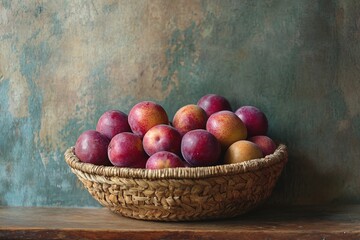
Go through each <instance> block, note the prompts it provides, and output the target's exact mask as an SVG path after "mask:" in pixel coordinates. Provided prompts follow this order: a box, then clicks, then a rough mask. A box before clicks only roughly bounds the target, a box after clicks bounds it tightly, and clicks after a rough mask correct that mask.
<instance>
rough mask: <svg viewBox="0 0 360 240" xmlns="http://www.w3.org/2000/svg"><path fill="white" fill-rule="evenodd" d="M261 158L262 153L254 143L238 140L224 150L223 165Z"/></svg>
mask: <svg viewBox="0 0 360 240" xmlns="http://www.w3.org/2000/svg"><path fill="white" fill-rule="evenodd" d="M262 157H263V153H262V152H261V149H260V148H259V147H258V146H257V145H256V144H255V143H253V142H250V141H248V140H240V141H237V142H234V143H233V144H231V146H230V147H229V148H228V149H227V150H226V153H225V157H224V163H225V164H231V163H240V162H244V161H249V160H251V159H256V158H262Z"/></svg>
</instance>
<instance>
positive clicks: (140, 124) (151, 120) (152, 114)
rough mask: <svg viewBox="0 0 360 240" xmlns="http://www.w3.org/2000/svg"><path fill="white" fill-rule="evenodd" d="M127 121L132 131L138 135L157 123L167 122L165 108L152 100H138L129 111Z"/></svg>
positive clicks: (141, 135)
mask: <svg viewBox="0 0 360 240" xmlns="http://www.w3.org/2000/svg"><path fill="white" fill-rule="evenodd" d="M128 121H129V125H130V128H131V130H132V132H133V133H134V134H136V135H139V136H140V137H143V136H144V135H145V133H146V132H147V131H148V130H149V129H150V128H152V127H154V126H156V125H158V124H169V118H168V115H167V113H166V111H165V109H164V108H163V107H162V106H161V105H159V104H157V103H155V102H152V101H143V102H139V103H138V104H136V105H135V106H133V107H132V108H131V110H130V112H129V116H128Z"/></svg>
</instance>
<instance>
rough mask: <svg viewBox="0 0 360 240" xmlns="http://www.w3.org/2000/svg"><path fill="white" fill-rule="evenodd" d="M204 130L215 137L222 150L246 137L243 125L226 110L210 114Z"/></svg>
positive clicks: (233, 114)
mask: <svg viewBox="0 0 360 240" xmlns="http://www.w3.org/2000/svg"><path fill="white" fill-rule="evenodd" d="M206 130H207V131H209V132H210V133H211V134H213V135H214V136H215V137H216V139H217V140H218V141H219V142H220V144H221V147H222V149H223V150H226V149H227V148H228V147H229V146H230V145H231V144H233V143H234V142H236V141H238V140H244V139H246V137H247V129H246V127H245V125H244V123H243V122H242V121H241V120H240V118H239V117H238V116H236V114H235V113H233V112H230V111H227V110H225V111H220V112H216V113H214V114H212V115H211V116H210V117H209V119H208V121H207V123H206Z"/></svg>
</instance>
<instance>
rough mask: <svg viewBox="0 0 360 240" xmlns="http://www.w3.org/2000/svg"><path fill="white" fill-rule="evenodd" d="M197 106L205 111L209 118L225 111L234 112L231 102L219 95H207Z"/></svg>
mask: <svg viewBox="0 0 360 240" xmlns="http://www.w3.org/2000/svg"><path fill="white" fill-rule="evenodd" d="M197 105H198V106H199V107H201V108H202V109H204V110H205V112H206V114H207V116H208V117H210V116H211V115H212V114H214V113H216V112H220V111H223V110H228V111H232V109H231V105H230V102H229V101H228V100H227V99H226V98H225V97H223V96H221V95H217V94H206V95H204V96H202V97H201V98H200V99H199V101H198V102H197Z"/></svg>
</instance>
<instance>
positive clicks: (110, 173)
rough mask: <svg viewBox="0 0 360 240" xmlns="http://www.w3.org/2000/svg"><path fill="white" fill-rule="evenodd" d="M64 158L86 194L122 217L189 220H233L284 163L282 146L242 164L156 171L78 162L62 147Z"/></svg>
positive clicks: (263, 195) (254, 202) (270, 184)
mask: <svg viewBox="0 0 360 240" xmlns="http://www.w3.org/2000/svg"><path fill="white" fill-rule="evenodd" d="M65 160H66V162H67V164H68V165H69V166H70V168H71V170H72V172H73V173H75V174H76V176H77V177H78V178H79V179H80V181H81V182H82V183H83V184H84V186H85V187H86V188H87V190H88V191H89V192H90V194H91V195H92V196H93V197H94V198H95V199H96V200H97V201H98V202H99V203H100V204H102V205H103V206H105V207H107V208H109V209H110V210H111V211H113V212H116V213H119V214H121V215H123V216H126V217H131V218H136V219H143V220H156V221H190V220H199V219H215V218H228V217H234V216H237V215H240V214H243V213H245V212H248V211H249V210H251V209H253V208H255V207H256V206H258V205H259V204H261V203H262V202H264V201H265V200H266V199H267V198H268V197H269V196H270V194H271V192H272V190H273V188H274V186H275V183H276V181H277V179H278V177H279V175H280V173H281V171H282V169H283V167H284V166H285V164H286V162H287V150H286V146H285V145H283V144H280V145H279V146H278V148H277V149H276V151H275V152H274V154H271V155H268V156H266V157H265V158H262V159H254V160H250V161H247V162H243V163H237V164H228V165H218V166H211V167H195V168H169V169H160V170H147V169H133V168H118V167H106V166H96V165H93V164H89V163H82V162H80V161H79V159H78V158H77V157H76V156H75V154H74V147H71V148H69V149H67V151H66V153H65Z"/></svg>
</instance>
